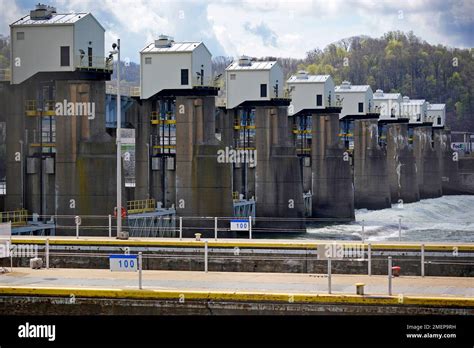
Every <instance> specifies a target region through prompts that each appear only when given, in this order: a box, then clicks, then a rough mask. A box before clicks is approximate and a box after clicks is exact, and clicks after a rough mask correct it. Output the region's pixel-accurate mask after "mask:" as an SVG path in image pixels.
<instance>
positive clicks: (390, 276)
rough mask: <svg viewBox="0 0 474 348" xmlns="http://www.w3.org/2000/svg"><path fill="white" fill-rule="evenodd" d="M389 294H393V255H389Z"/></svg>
mask: <svg viewBox="0 0 474 348" xmlns="http://www.w3.org/2000/svg"><path fill="white" fill-rule="evenodd" d="M388 294H389V296H392V257H391V256H389V257H388Z"/></svg>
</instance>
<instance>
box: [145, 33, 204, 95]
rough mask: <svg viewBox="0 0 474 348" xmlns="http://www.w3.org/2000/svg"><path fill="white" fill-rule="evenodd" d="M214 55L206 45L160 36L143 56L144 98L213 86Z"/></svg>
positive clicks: (146, 49)
mask: <svg viewBox="0 0 474 348" xmlns="http://www.w3.org/2000/svg"><path fill="white" fill-rule="evenodd" d="M211 58H212V55H211V52H210V51H209V50H208V49H207V47H206V45H205V44H204V43H203V42H175V41H174V40H173V39H172V38H171V37H168V36H165V35H160V36H159V38H158V40H155V42H153V43H150V44H149V45H147V46H146V47H145V48H144V49H143V50H141V52H140V89H141V98H142V99H148V98H150V97H152V96H153V95H155V94H157V93H159V92H161V91H163V90H179V89H192V88H193V87H199V86H210V85H211V82H212V62H211Z"/></svg>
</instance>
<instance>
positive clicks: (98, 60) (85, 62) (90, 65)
mask: <svg viewBox="0 0 474 348" xmlns="http://www.w3.org/2000/svg"><path fill="white" fill-rule="evenodd" d="M74 67H75V68H76V69H80V70H105V71H112V70H113V60H112V59H109V58H107V57H101V56H88V55H85V54H81V55H77V56H75V57H74Z"/></svg>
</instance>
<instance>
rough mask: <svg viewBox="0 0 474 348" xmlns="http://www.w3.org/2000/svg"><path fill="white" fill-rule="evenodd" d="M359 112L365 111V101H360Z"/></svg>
mask: <svg viewBox="0 0 474 348" xmlns="http://www.w3.org/2000/svg"><path fill="white" fill-rule="evenodd" d="M359 112H364V103H359Z"/></svg>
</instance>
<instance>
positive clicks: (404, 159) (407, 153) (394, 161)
mask: <svg viewBox="0 0 474 348" xmlns="http://www.w3.org/2000/svg"><path fill="white" fill-rule="evenodd" d="M400 122H401V121H400ZM408 138H409V135H408V123H407V122H406V123H389V124H387V147H386V150H387V167H388V180H389V183H390V195H391V200H392V203H412V202H416V201H419V200H420V194H419V189H418V183H417V179H416V175H417V174H416V173H417V168H416V162H415V155H414V152H413V146H412V145H410V142H409V139H408Z"/></svg>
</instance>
